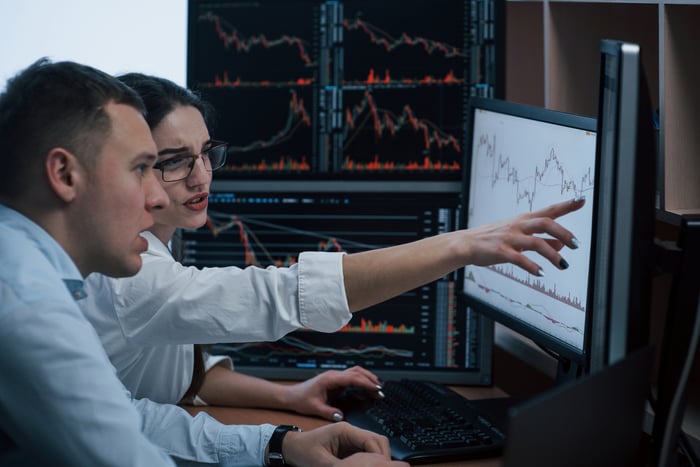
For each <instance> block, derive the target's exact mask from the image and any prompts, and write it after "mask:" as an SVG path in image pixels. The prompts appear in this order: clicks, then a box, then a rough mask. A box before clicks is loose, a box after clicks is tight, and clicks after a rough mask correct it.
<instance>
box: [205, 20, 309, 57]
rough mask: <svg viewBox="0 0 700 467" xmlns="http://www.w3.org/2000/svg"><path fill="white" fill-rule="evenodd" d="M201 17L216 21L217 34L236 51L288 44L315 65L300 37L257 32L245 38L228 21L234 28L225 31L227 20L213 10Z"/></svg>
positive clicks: (229, 27) (227, 45) (228, 46)
mask: <svg viewBox="0 0 700 467" xmlns="http://www.w3.org/2000/svg"><path fill="white" fill-rule="evenodd" d="M199 19H200V20H203V21H209V22H213V23H214V27H215V29H216V34H217V36H218V37H219V39H220V40H221V41H222V42H223V44H224V46H225V47H226V48H230V47H231V45H232V44H233V47H234V48H235V49H236V52H244V53H248V52H250V50H251V49H252V48H254V47H256V46H262V47H264V48H265V49H269V48H272V47H277V46H280V45H287V46H292V47H296V48H297V50H298V52H299V58H300V59H301V61H302V62H304V63H305V64H307V65H313V60H311V57H310V56H309V54H308V53H307V52H306V47H305V45H304V43H305V42H306V41H304V40H303V39H301V38H299V37H296V36H290V35H286V34H284V35H282V36H281V37H278V38H275V39H268V38H267V36H265V34H257V35H252V36H249V37H247V38H244V37H240V36H239V33H238V30H236V28H235V27H233V26H231V25H230V24H228V23H226V27H227V28H228V29H230V30H232V31H233V32H231V33H230V34H229V33H227V32H226V31H224V26H223V25H222V22H225V20H222V19H221V18H220V17H219V16H217V15H215V14H213V13H211V12H208V13H205V14H203V15H202V16H200V17H199Z"/></svg>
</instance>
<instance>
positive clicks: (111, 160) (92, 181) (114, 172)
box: [76, 103, 168, 277]
mask: <svg viewBox="0 0 700 467" xmlns="http://www.w3.org/2000/svg"><path fill="white" fill-rule="evenodd" d="M106 111H107V114H108V115H109V116H110V118H111V121H112V131H111V132H110V134H109V135H108V136H107V139H106V140H105V142H104V146H103V148H102V153H101V154H99V155H96V160H95V163H94V166H93V167H90V168H88V169H87V172H88V176H87V181H86V184H85V192H83V193H81V194H80V197H79V200H76V201H77V203H78V205H77V208H78V211H77V212H78V214H80V212H83V213H84V215H83V216H80V220H79V223H80V224H81V227H80V228H81V229H82V232H84V233H85V234H84V235H81V238H85V239H86V243H85V245H84V246H83V252H82V253H83V258H84V261H83V263H84V267H83V268H81V272H82V273H83V274H84V275H87V274H88V273H90V272H101V273H103V274H106V275H110V276H115V277H120V276H129V275H133V274H136V273H137V272H138V270H139V269H140V268H141V256H140V254H141V253H142V252H143V251H145V250H146V248H147V246H148V245H147V243H146V240H145V239H143V238H142V237H141V236H139V233H140V232H141V231H143V230H146V229H148V228H149V227H151V226H152V225H153V216H152V214H151V211H152V210H153V209H156V208H160V207H164V206H167V204H168V198H167V196H166V194H165V192H164V191H163V189H162V187H161V185H160V183H159V182H158V180H157V179H156V177H155V174H154V172H153V169H152V165H153V164H154V163H155V161H156V154H157V152H156V145H155V143H154V141H153V138H152V136H151V132H150V130H149V128H148V125H147V124H146V121H145V120H144V118H143V116H142V115H141V114H140V113H139V112H138V111H137V110H136V109H134V108H133V107H130V106H127V105H122V104H115V103H110V104H108V105H107V107H106Z"/></svg>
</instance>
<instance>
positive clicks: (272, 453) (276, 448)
mask: <svg viewBox="0 0 700 467" xmlns="http://www.w3.org/2000/svg"><path fill="white" fill-rule="evenodd" d="M290 431H301V428H299V427H298V426H295V425H279V426H278V427H277V428H275V431H273V432H272V436H271V437H270V441H269V442H268V443H267V465H269V466H285V465H289V464H287V462H286V461H285V460H284V455H282V441H283V440H284V437H285V436H286V435H287V433H288V432H290Z"/></svg>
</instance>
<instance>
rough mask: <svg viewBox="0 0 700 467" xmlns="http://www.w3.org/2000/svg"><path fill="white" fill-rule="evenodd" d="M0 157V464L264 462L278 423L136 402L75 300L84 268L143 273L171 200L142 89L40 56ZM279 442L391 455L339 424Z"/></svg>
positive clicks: (12, 91) (1, 111)
mask: <svg viewBox="0 0 700 467" xmlns="http://www.w3.org/2000/svg"><path fill="white" fill-rule="evenodd" d="M0 158H2V159H1V160H2V170H0V258H2V265H0V355H2V357H0V374H2V375H3V381H2V384H0V464H2V465H71V466H79V465H86V466H88V465H89V466H97V465H118V466H124V465H143V466H159V465H172V460H171V457H172V458H174V459H175V460H178V461H183V462H186V463H188V464H189V463H197V462H204V463H219V464H222V465H233V464H237V465H261V464H262V463H263V461H264V451H265V448H266V447H267V445H268V441H269V440H270V437H271V435H272V432H273V431H274V429H275V427H273V426H270V425H263V426H225V425H222V424H220V423H218V422H216V421H215V420H213V419H212V418H211V417H209V416H207V415H204V414H202V415H198V416H197V417H194V418H193V417H190V415H189V414H187V413H186V412H185V411H184V410H182V409H180V408H178V407H176V406H172V405H160V404H155V403H153V402H150V401H148V400H142V401H138V402H136V403H132V402H131V401H130V399H129V397H128V393H127V391H126V390H125V389H124V387H123V386H122V385H121V383H120V382H119V380H118V379H117V377H116V375H115V372H114V369H113V367H112V366H111V365H110V363H109V361H108V359H107V357H106V355H105V353H104V350H103V349H102V347H101V345H100V341H99V339H98V337H97V335H96V333H95V331H94V329H93V328H92V327H91V326H90V324H89V323H88V321H87V320H86V319H85V317H84V316H83V315H82V313H81V312H80V309H79V308H78V306H77V304H76V303H75V300H80V299H81V298H82V297H83V296H84V292H83V289H82V281H83V278H84V277H85V276H86V275H88V274H90V273H91V272H101V273H104V274H108V275H113V276H125V275H131V274H134V273H136V272H137V271H138V270H139V268H140V267H141V258H140V253H141V252H143V251H144V250H145V249H146V242H145V240H143V239H142V238H141V237H140V236H139V232H141V231H143V230H145V229H147V228H149V227H150V226H151V225H152V224H153V218H152V215H151V211H152V210H154V209H158V208H161V207H163V206H165V205H166V204H167V203H168V201H167V197H166V195H165V193H164V192H163V190H162V188H161V187H160V184H159V183H158V181H157V180H156V178H155V176H154V175H153V171H152V168H153V167H152V166H153V164H154V163H155V161H156V146H155V143H154V142H153V139H152V137H151V133H150V131H149V129H148V126H147V124H146V122H145V120H144V118H143V116H142V104H141V101H140V99H139V98H138V96H137V95H136V94H135V93H134V92H133V91H132V90H130V89H129V88H128V87H126V86H124V85H123V84H121V83H120V82H119V81H117V80H115V79H113V78H111V77H110V76H108V75H106V74H104V73H102V72H100V71H98V70H95V69H94V68H90V67H87V66H83V65H79V64H76V63H72V62H60V63H50V62H48V61H46V60H40V61H38V62H37V63H35V64H33V65H32V66H30V67H29V68H27V69H26V70H24V71H23V72H21V73H20V74H18V75H17V76H16V77H15V78H13V79H12V80H10V81H9V82H8V84H7V88H6V90H5V91H4V93H3V94H2V95H0ZM242 432H246V433H248V434H249V433H250V432H253V433H254V434H255V436H253V437H252V438H253V439H255V440H256V442H255V444H254V445H250V444H244V443H241V441H240V438H241V437H240V436H238V434H240V433H242ZM149 438H150V439H149ZM245 438H246V439H250V438H251V436H247V437H245ZM282 442H283V444H282ZM156 445H157V446H159V447H160V448H161V449H159V448H158V447H156ZM276 446H277V445H276ZM278 449H279V450H281V451H282V453H283V454H284V455H285V456H287V457H288V460H289V461H290V463H297V464H308V463H311V462H312V461H318V462H320V463H325V464H330V463H334V462H335V461H337V460H338V459H337V457H336V454H337V453H338V452H341V451H342V452H345V453H352V452H356V451H366V452H364V453H360V454H358V455H356V456H351V457H349V458H347V459H346V460H345V462H341V465H370V464H372V463H376V465H383V464H385V463H387V464H388V463H389V461H388V459H389V448H388V443H387V441H386V439H385V438H383V437H380V436H377V435H374V434H371V433H369V432H365V431H363V430H359V429H356V428H353V427H350V426H349V425H347V424H344V423H341V424H334V425H330V426H328V427H324V428H323V429H319V430H313V431H310V432H306V433H297V432H290V433H289V434H288V435H287V436H286V437H284V438H282V441H280V446H278Z"/></svg>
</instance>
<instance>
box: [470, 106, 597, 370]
mask: <svg viewBox="0 0 700 467" xmlns="http://www.w3.org/2000/svg"><path fill="white" fill-rule="evenodd" d="M467 148H468V151H467V155H468V157H467V160H466V162H465V171H464V184H463V190H464V198H465V201H464V203H465V215H464V226H465V227H468V228H471V227H476V226H479V225H483V224H486V223H490V222H495V221H498V220H501V219H505V218H510V217H513V216H516V215H519V214H523V213H528V212H532V211H536V210H538V209H541V208H544V207H546V206H549V205H551V204H553V203H556V202H560V201H564V200H567V199H572V198H576V197H580V196H585V198H586V203H585V205H584V206H583V208H581V209H580V210H578V211H576V212H573V213H570V214H568V215H566V216H564V217H561V218H559V219H557V221H558V222H560V223H561V224H562V225H563V226H564V227H566V228H568V229H569V230H570V231H571V232H573V233H574V235H575V236H576V238H577V239H578V240H579V242H580V247H579V248H578V249H575V250H573V249H568V248H564V249H563V250H562V255H563V257H564V259H565V260H566V261H567V262H568V263H569V265H570V266H569V268H568V269H566V270H559V269H558V268H557V267H555V266H553V265H552V264H551V263H550V262H549V261H548V260H546V259H544V258H543V257H541V256H539V255H538V254H536V253H533V252H525V254H526V255H527V256H528V257H530V258H531V259H533V260H534V261H535V262H536V263H538V264H539V265H540V266H541V268H542V270H543V272H544V275H543V276H542V277H536V276H533V275H530V274H529V273H527V272H525V271H524V270H522V269H520V268H518V267H517V266H514V265H512V264H498V265H494V266H490V267H481V266H471V265H470V266H467V267H466V268H465V270H464V286H463V291H464V299H465V309H466V310H467V312H471V311H472V310H474V311H477V312H480V313H483V314H485V315H487V316H488V317H490V318H493V319H495V320H496V321H498V322H500V323H503V324H504V325H506V326H508V327H510V328H512V329H513V330H515V331H517V332H519V333H521V334H522V335H524V336H526V337H528V338H530V339H532V340H533V341H534V342H536V343H537V344H539V345H541V346H543V347H545V348H546V349H548V350H549V351H551V352H554V353H556V354H557V355H558V356H559V359H560V365H559V377H560V378H566V377H568V376H576V375H577V374H580V372H581V371H582V369H583V368H584V367H585V363H586V356H587V333H588V330H589V321H590V320H589V316H590V310H591V308H592V306H591V292H590V289H591V284H592V282H591V278H590V268H591V267H592V266H593V263H591V258H592V254H593V252H594V251H595V250H594V246H595V242H594V237H595V230H594V228H593V218H594V210H595V205H596V201H597V199H598V193H599V191H598V189H597V185H596V166H597V164H596V121H595V119H592V118H587V117H583V116H579V115H572V114H567V113H563V112H557V111H554V110H549V109H544V108H538V107H532V106H527V105H523V104H516V103H513V102H506V101H501V100H495V99H482V98H474V99H472V101H471V105H470V110H469V118H468V131H467Z"/></svg>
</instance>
